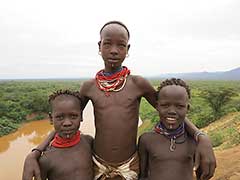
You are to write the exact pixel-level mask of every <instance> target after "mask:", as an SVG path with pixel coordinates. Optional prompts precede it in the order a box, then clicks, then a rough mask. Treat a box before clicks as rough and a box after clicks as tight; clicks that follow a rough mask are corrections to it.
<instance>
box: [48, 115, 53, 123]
mask: <svg viewBox="0 0 240 180" xmlns="http://www.w3.org/2000/svg"><path fill="white" fill-rule="evenodd" d="M48 117H49V121H50V124H53V118H52V113H51V112H49V113H48Z"/></svg>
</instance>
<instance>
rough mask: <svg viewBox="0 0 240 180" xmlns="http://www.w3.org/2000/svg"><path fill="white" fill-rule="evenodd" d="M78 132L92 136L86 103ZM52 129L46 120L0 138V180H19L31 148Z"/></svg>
mask: <svg viewBox="0 0 240 180" xmlns="http://www.w3.org/2000/svg"><path fill="white" fill-rule="evenodd" d="M83 118H84V119H83V120H84V121H83V122H82V123H81V127H80V130H81V132H82V133H84V134H90V135H92V136H94V134H95V128H94V121H93V109H92V105H91V103H88V105H87V107H86V108H85V109H84V114H83ZM52 129H53V126H52V125H50V123H49V121H48V120H40V121H33V122H30V123H26V124H24V125H23V126H22V127H21V128H19V129H18V131H16V132H15V133H12V134H9V135H6V136H3V137H0V180H21V178H22V169H23V163H24V159H25V157H26V155H27V154H28V153H29V152H30V151H31V149H32V148H33V147H36V145H38V144H39V143H41V142H42V141H43V140H44V138H45V137H46V136H47V134H48V133H49V132H50V131H51V130H52Z"/></svg>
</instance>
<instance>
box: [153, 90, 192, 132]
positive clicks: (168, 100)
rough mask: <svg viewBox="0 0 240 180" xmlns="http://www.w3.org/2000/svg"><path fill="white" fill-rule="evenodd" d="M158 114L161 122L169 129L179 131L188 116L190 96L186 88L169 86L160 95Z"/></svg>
mask: <svg viewBox="0 0 240 180" xmlns="http://www.w3.org/2000/svg"><path fill="white" fill-rule="evenodd" d="M158 99H159V100H158V106H157V109H158V112H159V116H160V120H161V122H162V123H163V124H164V125H165V127H166V128H167V129H177V128H178V127H179V125H180V124H181V123H182V122H183V121H184V119H185V116H186V114H187V111H188V108H189V104H188V94H187V91H186V89H185V88H184V87H181V86H177V85H169V86H165V87H163V88H162V89H161V90H160V92H159V94H158Z"/></svg>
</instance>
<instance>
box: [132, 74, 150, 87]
mask: <svg viewBox="0 0 240 180" xmlns="http://www.w3.org/2000/svg"><path fill="white" fill-rule="evenodd" d="M129 80H130V81H131V82H132V83H133V84H134V85H136V86H137V87H139V88H141V89H142V88H146V87H148V86H150V82H149V81H148V80H147V79H145V78H144V77H142V76H140V75H129Z"/></svg>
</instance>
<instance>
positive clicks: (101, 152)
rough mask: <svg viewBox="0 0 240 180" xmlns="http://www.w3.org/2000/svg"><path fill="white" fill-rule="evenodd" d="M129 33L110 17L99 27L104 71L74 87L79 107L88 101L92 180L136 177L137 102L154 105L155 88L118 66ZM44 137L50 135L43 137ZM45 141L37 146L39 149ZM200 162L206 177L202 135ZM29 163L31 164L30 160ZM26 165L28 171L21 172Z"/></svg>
mask: <svg viewBox="0 0 240 180" xmlns="http://www.w3.org/2000/svg"><path fill="white" fill-rule="evenodd" d="M129 38H130V33H129V31H128V28H127V27H126V26H125V25H124V24H123V23H122V22H119V21H110V22H107V23H106V24H104V25H103V27H102V28H101V30H100V41H99V42H98V45H99V54H100V55H101V57H102V59H103V61H104V69H102V70H100V71H99V72H97V74H96V76H95V78H93V79H90V80H88V81H85V82H84V83H83V84H82V85H81V88H80V95H81V100H82V105H83V107H85V105H86V104H87V102H88V101H89V100H90V101H92V104H93V108H94V118H95V119H94V121H95V128H96V134H95V138H94V143H93V153H94V156H93V160H94V169H95V179H114V180H118V179H127V180H134V179H137V178H138V173H139V157H138V152H137V145H136V139H137V130H138V120H139V106H140V102H141V98H142V97H144V98H146V100H147V101H148V102H149V103H150V104H151V105H152V106H153V107H156V103H157V101H156V91H155V89H154V88H153V87H152V86H151V84H150V83H149V82H148V81H147V80H146V79H144V78H143V77H141V76H136V75H131V73H130V70H129V69H128V68H127V67H124V66H122V63H123V61H124V60H125V58H126V56H127V55H128V51H129V48H130V45H129V43H128V41H129ZM186 124H187V129H188V131H189V133H190V134H191V135H192V136H193V134H194V133H195V132H197V131H198V129H197V128H196V127H195V126H194V125H193V124H192V123H190V122H189V121H186ZM49 139H51V138H50V137H49ZM48 141H49V140H46V141H45V142H44V143H43V144H42V145H41V146H39V147H38V148H40V149H44V148H45V144H46V143H48ZM197 149H198V151H197V152H198V153H199V154H200V157H201V160H202V161H201V162H202V163H201V166H202V167H204V169H205V170H206V171H204V173H205V175H206V176H209V177H210V176H212V174H213V172H214V171H213V170H214V169H215V157H214V156H213V153H212V152H213V150H212V146H211V142H210V140H209V138H208V137H207V136H201V138H199V143H198V148H197ZM37 157H38V152H36V151H35V152H33V153H31V154H30V155H29V156H28V157H27V159H26V162H25V164H34V166H33V165H32V166H27V167H26V168H25V169H26V170H25V171H24V172H25V173H24V174H25V175H24V177H26V178H24V180H30V177H32V176H33V175H32V174H33V173H36V171H37V169H38V168H37V163H36V158H37ZM30 162H32V163H30ZM27 169H28V170H27Z"/></svg>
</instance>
